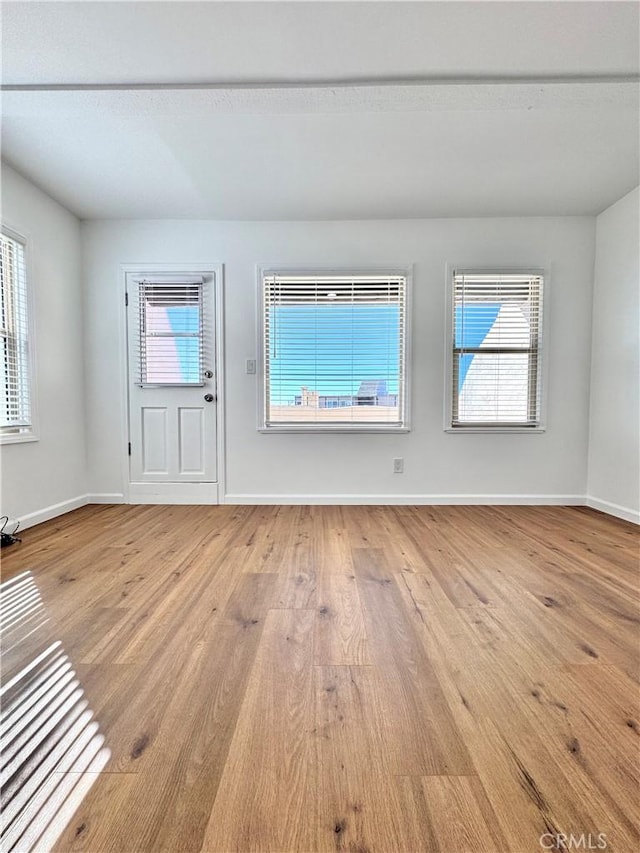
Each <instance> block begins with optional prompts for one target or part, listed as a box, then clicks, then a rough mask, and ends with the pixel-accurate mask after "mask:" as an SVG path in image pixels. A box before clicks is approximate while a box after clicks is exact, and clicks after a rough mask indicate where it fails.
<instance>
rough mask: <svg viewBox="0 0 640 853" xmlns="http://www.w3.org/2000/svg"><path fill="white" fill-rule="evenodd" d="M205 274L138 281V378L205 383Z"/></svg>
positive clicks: (163, 382)
mask: <svg viewBox="0 0 640 853" xmlns="http://www.w3.org/2000/svg"><path fill="white" fill-rule="evenodd" d="M203 296H204V293H203V279H202V277H198V278H192V279H186V280H184V281H147V280H146V279H143V280H141V281H139V282H138V329H139V337H138V354H137V355H138V379H139V384H140V385H142V386H146V385H172V386H180V385H202V384H203V365H204V346H203V342H204V331H205V330H204V310H203Z"/></svg>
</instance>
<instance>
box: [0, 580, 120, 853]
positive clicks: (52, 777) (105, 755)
mask: <svg viewBox="0 0 640 853" xmlns="http://www.w3.org/2000/svg"><path fill="white" fill-rule="evenodd" d="M48 622H49V618H48V616H47V612H46V608H45V606H44V603H43V601H42V597H41V595H40V591H39V589H38V586H37V584H36V582H35V580H34V578H33V575H32V574H31V572H30V571H27V572H23V573H22V574H20V575H18V576H16V577H14V578H11V579H10V580H8V581H5V582H4V583H2V584H0V637H1V641H0V642H1V646H2V654H3V678H2V682H3V684H2V689H1V690H0V697H1V702H2V712H1V715H0V753H1V771H0V785H1V788H2V793H1V798H0V808H1V813H0V844H1V849H2V851H3V853H9V851H12V850H13V851H20V853H29V851H32V850H33V851H35V850H38V851H40V850H41V851H45V850H51V848H52V847H53V846H54V844H55V842H56V840H57V839H58V838H59V836H60V835H61V833H62V832H63V830H64V829H65V827H66V826H67V824H68V823H69V821H70V820H71V818H72V817H73V814H74V812H75V811H76V810H77V808H78V806H79V805H80V803H81V802H82V800H83V799H84V797H85V796H86V794H87V792H88V791H89V789H90V788H91V786H92V785H93V783H94V782H95V781H96V779H97V778H98V774H99V773H100V771H101V770H102V769H103V768H104V767H105V765H106V764H107V762H108V760H109V757H110V752H109V750H108V749H107V748H106V747H105V746H104V737H103V736H102V735H101V734H100V733H99V727H98V723H97V722H96V721H95V720H94V719H93V712H92V711H91V710H90V709H89V707H88V702H87V700H86V699H85V697H84V691H83V689H82V686H81V684H80V681H79V680H78V678H77V676H76V673H75V672H74V669H73V665H72V663H71V661H70V659H69V657H68V656H67V655H66V654H65V651H64V649H63V647H62V643H61V642H60V641H55V642H48V638H50V634H49V635H48V634H47V632H45V631H44V630H43V629H44V626H45V625H46V624H47V623H48ZM5 669H6V670H7V672H5Z"/></svg>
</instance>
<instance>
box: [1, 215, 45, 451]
mask: <svg viewBox="0 0 640 853" xmlns="http://www.w3.org/2000/svg"><path fill="white" fill-rule="evenodd" d="M0 231H1V232H2V234H3V235H4V236H5V237H7V238H8V239H10V240H15V241H16V242H17V243H20V244H21V245H22V246H23V248H24V272H25V291H26V293H25V297H26V306H27V350H28V355H27V368H28V379H27V381H28V394H29V408H30V410H31V418H30V420H31V423H30V424H29V426H26V427H0V445H4V444H23V443H26V442H31V441H39V439H40V435H39V431H38V405H37V393H36V389H37V383H36V363H37V362H36V342H35V338H36V334H35V304H34V296H33V284H32V281H33V276H32V260H31V258H32V251H31V238H30V235H29V234H28V233H26V232H24V231H18V230H17V229H15V228H12V227H11V226H10V225H8V224H6V223H5V222H2V223H1V225H0Z"/></svg>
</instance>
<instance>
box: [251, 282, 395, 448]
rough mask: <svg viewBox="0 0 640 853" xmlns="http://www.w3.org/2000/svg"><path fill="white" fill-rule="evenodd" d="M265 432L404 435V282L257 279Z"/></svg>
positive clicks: (263, 426) (263, 424)
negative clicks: (401, 432)
mask: <svg viewBox="0 0 640 853" xmlns="http://www.w3.org/2000/svg"><path fill="white" fill-rule="evenodd" d="M262 295H263V306H262V318H263V323H262V330H263V335H262V338H263V340H262V345H263V368H264V373H263V411H262V418H261V427H262V428H263V429H267V430H274V431H275V430H291V431H298V430H305V429H312V430H314V431H317V430H323V431H324V430H327V431H330V430H333V431H368V430H371V431H379V430H384V431H387V430H403V429H406V428H407V417H406V396H407V388H406V326H407V276H406V275H398V274H396V275H386V274H385V275H381V274H366V273H363V274H358V275H351V274H350V275H294V274H285V273H278V272H269V273H265V274H264V275H263V277H262Z"/></svg>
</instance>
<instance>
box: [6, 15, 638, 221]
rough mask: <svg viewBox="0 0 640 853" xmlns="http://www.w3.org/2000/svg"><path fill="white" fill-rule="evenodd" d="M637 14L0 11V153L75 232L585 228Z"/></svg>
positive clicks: (632, 154)
mask: <svg viewBox="0 0 640 853" xmlns="http://www.w3.org/2000/svg"><path fill="white" fill-rule="evenodd" d="M638 10H639V7H638V4H636V3H635V2H586V3H581V2H551V3H547V2H526V3H521V2H497V3H496V2H479V1H478V0H474V2H471V3H466V2H460V3H458V2H445V3H442V2H411V3H404V2H358V3H342V2H311V3H306V2H288V3H283V2H260V3H248V2H247V3H245V2H233V3H218V2H201V3H191V2H184V3H182V2H142V3H128V2H122V3H121V2H109V3H102V2H98V3H93V2H74V3H67V2H62V3H57V2H56V3H31V2H5V3H3V4H2V12H3V32H2V46H3V63H2V82H3V85H4V86H5V87H7V86H8V87H17V88H12V90H11V91H5V93H4V97H3V105H2V106H3V141H2V144H3V149H2V151H3V157H4V158H6V160H7V161H8V162H9V163H11V164H12V165H14V166H15V167H16V168H17V169H18V170H19V171H21V172H22V173H23V174H25V175H26V176H27V177H29V178H31V179H32V180H34V181H35V182H36V183H37V184H39V185H40V186H42V187H43V188H44V189H46V190H47V191H48V192H50V193H51V194H52V195H53V196H54V197H55V198H57V199H59V200H60V201H61V202H62V203H63V204H65V205H66V206H68V207H69V208H70V209H71V210H73V211H74V212H75V213H77V214H78V215H79V216H81V217H83V218H94V217H125V218H131V217H151V218H164V217H180V218H183V217H189V218H217V219H341V218H391V217H423V216H486V215H518V214H520V215H545V214H580V213H589V214H592V213H597V212H599V211H600V210H602V209H603V208H604V207H606V206H607V205H608V204H610V203H612V202H613V201H615V200H616V199H617V198H619V197H620V196H622V195H623V194H624V193H625V192H627V191H628V190H630V189H632V188H633V187H634V186H636V185H637V183H638V180H639V179H638V160H639V151H638V87H637V75H638V73H639V71H640V67H639V45H638ZM634 81H635V82H634ZM136 84H146V86H147V88H136ZM176 84H179V85H176ZM296 84H297V85H296ZM105 86H106V87H107V88H104V87H105ZM25 87H26V88H25ZM52 87H53V88H52ZM56 87H62V88H56ZM86 87H89V89H87V88H86ZM113 87H115V88H113Z"/></svg>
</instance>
